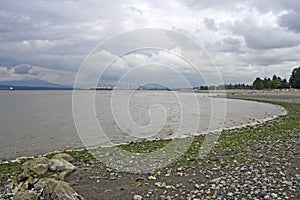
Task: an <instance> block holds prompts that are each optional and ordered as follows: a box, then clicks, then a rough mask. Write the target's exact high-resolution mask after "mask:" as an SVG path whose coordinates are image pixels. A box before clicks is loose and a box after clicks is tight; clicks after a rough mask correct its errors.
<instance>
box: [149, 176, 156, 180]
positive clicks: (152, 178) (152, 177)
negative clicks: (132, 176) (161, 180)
mask: <svg viewBox="0 0 300 200" xmlns="http://www.w3.org/2000/svg"><path fill="white" fill-rule="evenodd" d="M148 180H156V177H155V176H149V177H148Z"/></svg>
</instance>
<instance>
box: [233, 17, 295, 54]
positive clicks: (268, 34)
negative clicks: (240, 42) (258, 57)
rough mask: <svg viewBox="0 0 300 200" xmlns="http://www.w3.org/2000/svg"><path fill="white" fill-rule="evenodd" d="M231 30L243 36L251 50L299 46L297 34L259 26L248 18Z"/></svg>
mask: <svg viewBox="0 0 300 200" xmlns="http://www.w3.org/2000/svg"><path fill="white" fill-rule="evenodd" d="M232 30H233V32H234V33H236V34H239V35H241V36H243V37H244V39H245V41H246V44H247V46H248V47H249V48H251V49H276V48H287V47H294V46H298V45H299V44H300V35H299V34H294V33H292V32H286V31H284V30H281V29H279V28H273V27H271V26H268V25H259V24H257V23H256V22H255V21H254V20H252V19H250V18H246V19H245V20H243V21H236V22H235V23H234V24H233V26H232Z"/></svg>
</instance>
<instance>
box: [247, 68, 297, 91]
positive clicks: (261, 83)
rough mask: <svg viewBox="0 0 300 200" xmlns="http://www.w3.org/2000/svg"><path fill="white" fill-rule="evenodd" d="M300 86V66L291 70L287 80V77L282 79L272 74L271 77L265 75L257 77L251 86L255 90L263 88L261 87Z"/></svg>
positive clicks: (282, 87) (281, 87)
mask: <svg viewBox="0 0 300 200" xmlns="http://www.w3.org/2000/svg"><path fill="white" fill-rule="evenodd" d="M290 87H292V88H300V67H298V68H295V69H294V70H293V71H292V74H291V77H290V79H289V82H288V81H287V79H282V78H280V77H277V76H276V75H274V76H273V77H272V79H271V78H267V77H265V78H264V79H261V78H259V77H257V78H256V79H255V80H254V82H253V84H252V88H253V89H256V90H263V89H284V88H290Z"/></svg>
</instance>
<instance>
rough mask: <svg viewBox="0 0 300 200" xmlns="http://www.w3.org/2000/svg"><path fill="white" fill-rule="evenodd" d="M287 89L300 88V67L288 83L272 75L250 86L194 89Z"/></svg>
mask: <svg viewBox="0 0 300 200" xmlns="http://www.w3.org/2000/svg"><path fill="white" fill-rule="evenodd" d="M287 88H297V89H299V88H300V67H298V68H295V69H294V70H293V71H292V74H291V76H290V79H289V81H288V80H287V79H283V78H281V77H279V76H276V75H273V77H272V78H267V77H265V78H264V79H261V78H260V77H257V78H256V79H255V80H254V82H253V84H252V85H246V84H226V85H219V86H200V87H195V88H194V89H196V90H215V89H216V90H222V89H227V90H228V89H233V90H234V89H248V90H249V89H255V90H263V89H287Z"/></svg>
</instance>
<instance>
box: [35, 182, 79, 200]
mask: <svg viewBox="0 0 300 200" xmlns="http://www.w3.org/2000/svg"><path fill="white" fill-rule="evenodd" d="M41 197H42V198H44V199H48V200H82V199H83V197H82V196H80V195H79V194H78V193H77V192H76V191H75V190H74V189H73V188H72V187H70V185H69V184H68V183H66V182H62V181H58V180H55V179H48V180H47V181H46V186H45V187H44V189H43V192H42V194H41Z"/></svg>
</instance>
